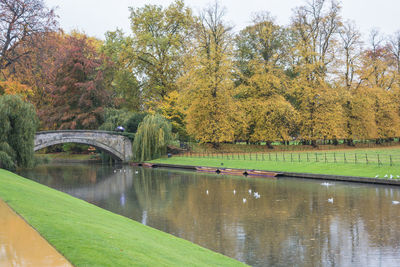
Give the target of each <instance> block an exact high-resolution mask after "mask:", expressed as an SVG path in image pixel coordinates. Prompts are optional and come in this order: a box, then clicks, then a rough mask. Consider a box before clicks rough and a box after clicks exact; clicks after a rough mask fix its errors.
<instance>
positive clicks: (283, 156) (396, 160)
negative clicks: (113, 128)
mask: <svg viewBox="0 0 400 267" xmlns="http://www.w3.org/2000/svg"><path fill="white" fill-rule="evenodd" d="M178 156H184V157H197V158H208V159H226V160H250V161H277V162H278V161H279V162H304V163H305V162H310V163H312V162H322V163H344V164H366V165H368V164H371V165H372V164H374V165H379V166H381V165H387V166H394V165H398V166H400V154H378V153H346V152H298V153H294V152H292V153H289V152H275V153H258V152H257V153H232V152H227V153H224V152H220V153H215V152H212V153H211V152H210V153H209V152H203V153H193V152H187V153H184V154H179V155H178Z"/></svg>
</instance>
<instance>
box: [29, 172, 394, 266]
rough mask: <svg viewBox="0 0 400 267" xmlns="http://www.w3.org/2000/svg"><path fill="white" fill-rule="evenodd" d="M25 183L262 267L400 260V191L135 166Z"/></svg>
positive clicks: (40, 176) (44, 176) (37, 176)
mask: <svg viewBox="0 0 400 267" xmlns="http://www.w3.org/2000/svg"><path fill="white" fill-rule="evenodd" d="M23 175H24V176H25V177H30V178H31V179H34V180H37V181H39V182H41V183H44V184H47V185H49V186H52V187H54V188H57V189H59V190H62V191H65V192H67V193H69V194H71V195H74V196H77V197H79V198H82V199H85V200H87V201H89V202H91V203H94V204H96V205H98V206H100V207H103V208H105V209H108V210H111V211H113V212H116V213H119V214H122V215H124V216H127V217H129V218H132V219H134V220H137V221H139V222H142V223H143V224H146V225H149V226H152V227H155V228H158V229H160V230H162V231H165V232H168V233H171V234H174V235H176V236H179V237H182V238H185V239H187V240H190V241H192V242H194V243H197V244H200V245H202V246H204V247H207V248H210V249H212V250H214V251H218V252H221V253H223V254H225V255H228V256H230V257H234V258H236V259H238V260H240V261H244V262H246V263H248V264H250V265H253V266H267V265H268V266H288V265H296V266H377V265H381V266H395V265H396V264H398V262H399V260H400V220H399V219H400V205H394V204H393V203H392V201H393V200H400V189H399V188H390V187H385V186H369V185H362V184H346V183H332V182H330V183H329V185H327V184H324V183H321V182H318V181H308V180H296V179H279V180H269V179H254V178H242V177H229V176H216V175H214V174H199V173H194V172H185V171H175V170H165V169H141V168H140V169H139V168H132V167H127V166H124V167H102V166H96V165H69V166H68V165H60V166H57V165H55V166H54V165H53V166H47V167H43V166H42V167H40V168H38V169H35V170H31V171H25V173H23ZM250 190H251V192H250ZM255 192H257V193H258V194H259V197H257V195H254V193H255ZM244 199H246V201H244Z"/></svg>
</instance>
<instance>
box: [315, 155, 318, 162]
mask: <svg viewBox="0 0 400 267" xmlns="http://www.w3.org/2000/svg"><path fill="white" fill-rule="evenodd" d="M315 162H318V154H317V153H315Z"/></svg>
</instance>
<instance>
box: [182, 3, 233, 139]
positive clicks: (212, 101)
mask: <svg viewBox="0 0 400 267" xmlns="http://www.w3.org/2000/svg"><path fill="white" fill-rule="evenodd" d="M223 15H224V10H223V9H221V7H220V6H219V5H218V3H215V4H214V5H213V6H210V7H209V8H207V9H206V10H204V12H203V13H201V15H200V17H199V18H198V20H197V22H196V25H195V34H194V36H195V37H194V39H193V41H192V44H193V47H192V48H191V50H190V51H189V52H188V53H187V56H186V61H185V73H184V75H183V77H182V78H181V80H180V88H181V90H182V96H183V97H184V99H185V101H186V103H185V104H186V123H187V124H186V125H187V126H186V127H187V131H188V133H189V134H190V135H192V136H193V137H194V138H195V139H196V140H199V141H200V142H202V143H212V144H214V145H217V144H218V143H221V142H230V141H233V140H234V135H235V123H237V122H238V121H240V119H239V118H238V114H237V105H236V103H235V101H234V99H233V88H234V87H233V86H234V85H233V81H232V68H233V65H232V53H233V51H232V45H231V34H230V30H231V28H230V27H229V26H227V25H226V24H225V23H224V21H223Z"/></svg>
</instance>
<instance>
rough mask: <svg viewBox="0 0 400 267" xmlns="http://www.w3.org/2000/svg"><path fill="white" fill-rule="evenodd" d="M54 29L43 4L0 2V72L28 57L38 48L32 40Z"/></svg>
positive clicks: (22, 0) (51, 15) (31, 0)
mask: <svg viewBox="0 0 400 267" xmlns="http://www.w3.org/2000/svg"><path fill="white" fill-rule="evenodd" d="M55 26H56V21H55V15H54V11H53V10H52V9H48V8H47V7H46V6H45V3H44V1H43V0H0V71H3V70H4V69H5V68H7V67H9V66H10V65H12V64H15V63H17V62H18V61H19V60H21V59H23V58H24V57H26V56H28V55H29V54H30V53H31V52H32V49H33V48H34V47H36V46H37V45H38V40H39V39H38V38H36V37H35V36H36V35H38V34H42V33H44V32H49V31H52V30H54V28H55Z"/></svg>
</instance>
